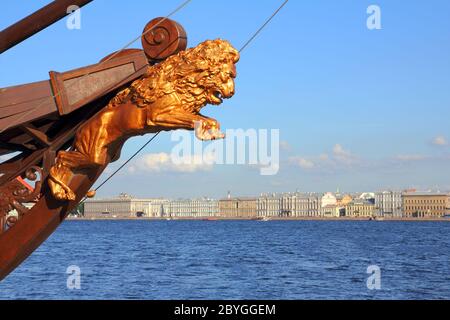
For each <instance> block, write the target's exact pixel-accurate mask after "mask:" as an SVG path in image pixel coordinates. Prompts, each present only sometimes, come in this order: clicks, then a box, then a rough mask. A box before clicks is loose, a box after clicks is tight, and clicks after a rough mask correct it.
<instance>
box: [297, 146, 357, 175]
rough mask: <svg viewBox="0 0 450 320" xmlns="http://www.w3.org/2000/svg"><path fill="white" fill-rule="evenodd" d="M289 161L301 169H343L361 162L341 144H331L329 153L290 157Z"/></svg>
mask: <svg viewBox="0 0 450 320" xmlns="http://www.w3.org/2000/svg"><path fill="white" fill-rule="evenodd" d="M289 162H290V163H291V164H294V165H296V166H298V167H300V168H302V169H333V170H334V169H339V168H341V169H343V168H344V167H347V168H348V167H352V166H354V165H359V164H361V161H360V158H359V157H358V156H356V155H354V154H352V153H351V152H350V151H348V150H345V149H344V147H342V145H341V144H339V143H337V144H335V145H334V146H333V149H332V150H331V154H328V153H322V154H320V155H318V156H311V157H305V156H296V157H290V158H289Z"/></svg>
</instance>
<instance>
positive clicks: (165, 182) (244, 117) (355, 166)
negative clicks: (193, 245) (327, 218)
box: [0, 0, 450, 197]
mask: <svg viewBox="0 0 450 320" xmlns="http://www.w3.org/2000/svg"><path fill="white" fill-rule="evenodd" d="M48 2H49V1H37V0H36V1H25V0H21V1H18V0H14V1H12V0H9V1H3V3H2V10H1V12H0V28H1V29H3V28H5V27H7V26H8V25H10V24H11V23H13V22H15V21H17V20H19V19H20V18H22V17H24V16H26V15H27V14H29V13H31V12H33V11H34V10H36V9H38V8H40V7H41V6H43V5H45V4H46V3H48ZM179 3H180V2H179V1H175V0H170V1H153V0H152V1H138V0H130V1H126V2H124V1H118V0H95V1H93V2H92V3H91V4H89V5H87V6H86V7H84V8H83V9H82V12H81V29H80V30H68V29H67V28H66V21H65V20H62V21H60V22H58V23H56V24H54V25H52V26H51V27H49V28H47V29H46V30H44V31H43V32H41V33H39V34H38V35H35V36H34V37H32V38H30V39H28V40H26V41H25V42H23V43H22V44H20V45H18V46H16V47H15V48H13V49H11V50H9V51H7V52H5V53H3V54H2V55H0V67H1V73H0V87H6V86H11V85H16V84H22V83H27V82H33V81H39V80H43V79H47V78H48V71H50V70H55V71H66V70H70V69H74V68H77V67H81V66H85V65H88V64H92V63H96V62H98V61H99V60H100V59H101V58H103V57H104V56H106V55H108V54H109V53H111V52H113V51H116V50H118V49H120V48H121V47H123V46H124V45H125V44H126V43H128V42H129V41H130V40H131V39H133V38H135V37H137V36H138V34H139V33H140V32H141V31H142V29H143V27H144V25H145V24H146V23H147V21H149V20H151V19H152V18H154V17H157V16H165V15H166V14H167V13H169V12H170V11H172V10H173V9H174V8H175V7H176V6H178V5H179ZM280 3H281V1H275V0H263V1H256V0H255V1H233V0H231V1H206V0H192V2H191V3H190V4H188V5H187V6H186V7H185V8H184V9H183V10H181V11H180V12H179V13H177V14H176V15H175V16H173V17H172V18H173V19H174V20H176V21H178V22H180V23H181V24H182V25H183V26H184V28H185V29H186V31H187V33H188V42H189V43H188V45H189V46H195V45H196V44H198V43H200V42H201V41H203V40H206V39H214V38H219V37H220V38H224V39H227V40H229V41H230V42H231V43H232V44H233V45H234V46H235V47H237V48H239V47H240V46H241V45H242V44H243V43H244V42H245V41H246V40H247V39H248V37H249V36H250V35H251V34H252V33H253V32H254V31H255V30H256V29H257V28H258V27H259V26H260V25H261V23H263V22H264V20H265V19H266V18H267V17H268V16H269V15H270V14H271V13H272V12H273V10H275V9H276V8H277V7H278V6H279V4H280ZM371 4H376V5H379V6H380V8H381V14H382V15H381V19H382V20H381V24H382V29H381V30H368V29H367V27H366V19H367V17H368V15H367V13H366V9H367V7H368V6H369V5H371ZM448 12H450V2H449V1H447V0H442V1H441V0H433V1H419V0H416V1H408V2H405V1H393V0H391V1H363V0H360V1H356V0H354V1H350V0H345V1H331V0H328V1H325V0H317V1H295V0H291V1H289V3H288V4H287V5H286V7H285V8H284V9H283V10H282V11H281V12H280V14H279V15H278V16H277V17H276V18H275V19H274V20H273V22H272V23H271V24H270V25H269V26H268V27H267V28H266V29H265V30H264V31H263V32H262V33H261V34H260V36H259V37H258V38H256V40H255V41H254V42H252V44H251V45H250V46H249V47H248V48H247V49H246V50H245V51H244V52H243V54H242V57H241V60H240V62H239V63H238V65H237V69H238V77H237V79H236V95H235V96H234V97H233V98H232V99H230V100H226V101H225V102H224V103H223V105H222V106H220V107H219V108H215V107H207V108H205V110H204V113H205V114H207V115H209V116H212V117H215V118H217V119H218V120H219V121H220V122H221V124H222V128H223V129H227V128H243V129H248V128H255V129H272V128H273V129H280V136H281V140H282V141H283V143H282V148H281V154H280V157H281V163H280V171H279V173H278V174H277V175H275V176H261V175H260V174H259V171H258V170H255V168H253V167H251V166H245V165H216V166H213V167H212V168H208V170H199V171H193V172H179V171H177V170H170V168H169V169H167V168H166V169H165V170H160V171H157V172H155V171H151V170H145V168H141V169H142V170H140V169H139V168H140V167H139V166H137V165H136V164H139V163H140V162H139V161H141V162H142V159H141V158H139V159H137V160H136V162H135V163H134V165H133V164H132V166H133V168H135V169H137V170H130V169H129V168H126V169H125V170H124V171H123V172H121V173H120V174H119V175H118V176H116V177H114V179H113V180H112V181H111V183H109V184H107V185H105V187H103V188H102V189H101V190H100V191H99V193H98V194H99V196H107V195H114V194H117V193H119V192H122V191H123V192H127V193H131V194H134V195H136V196H167V197H198V196H212V197H220V196H224V195H225V194H226V192H227V191H228V190H231V192H232V193H233V194H235V195H237V194H240V195H254V194H259V193H260V192H283V191H295V190H300V191H329V190H331V191H332V190H336V188H340V189H341V190H343V191H366V190H380V189H384V188H407V187H416V188H420V189H428V188H440V189H450V144H449V141H450V90H449V88H450V19H448ZM132 47H140V42H136V43H135V44H134V45H132ZM147 139H148V136H146V137H139V138H133V139H131V140H130V141H129V142H128V143H127V144H126V146H125V148H124V151H123V154H122V158H121V161H125V160H126V159H127V157H128V156H130V155H131V154H132V153H133V152H134V151H135V150H136V149H137V148H138V147H139V146H140V145H142V144H143V143H144V142H145V141H146V140H147ZM173 146H174V143H173V142H171V141H170V134H169V133H164V134H162V135H161V136H160V137H158V138H157V139H156V140H155V141H154V142H153V143H152V144H151V145H150V146H149V147H148V148H147V149H146V150H145V151H144V153H143V154H142V156H144V157H145V155H146V154H152V153H169V152H170V150H171V149H172V147H173ZM142 156H141V157H142ZM147 156H148V155H147ZM119 164H120V161H119V162H117V163H114V164H112V165H111V168H110V169H109V170H108V171H110V170H111V169H114V168H115V167H117V165H119ZM104 177H105V176H104ZM104 177H103V178H104ZM103 178H101V179H100V180H102V179H103Z"/></svg>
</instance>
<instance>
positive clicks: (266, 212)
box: [256, 193, 281, 217]
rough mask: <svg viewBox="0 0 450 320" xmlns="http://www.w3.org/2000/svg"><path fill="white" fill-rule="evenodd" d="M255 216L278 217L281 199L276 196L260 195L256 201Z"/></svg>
mask: <svg viewBox="0 0 450 320" xmlns="http://www.w3.org/2000/svg"><path fill="white" fill-rule="evenodd" d="M256 214H257V216H258V217H279V216H280V214H281V199H280V196H279V195H277V194H274V193H272V194H261V196H259V197H258V199H256Z"/></svg>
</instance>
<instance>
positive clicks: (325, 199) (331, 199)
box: [320, 192, 337, 208]
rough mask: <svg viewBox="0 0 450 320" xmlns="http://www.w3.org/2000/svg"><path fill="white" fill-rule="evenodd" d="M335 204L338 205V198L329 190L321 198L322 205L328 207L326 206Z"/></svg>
mask: <svg viewBox="0 0 450 320" xmlns="http://www.w3.org/2000/svg"><path fill="white" fill-rule="evenodd" d="M329 205H332V206H335V205H337V199H336V197H335V195H334V194H333V193H331V192H327V193H325V194H324V195H323V196H322V198H321V199H320V206H321V207H322V208H324V207H326V206H329Z"/></svg>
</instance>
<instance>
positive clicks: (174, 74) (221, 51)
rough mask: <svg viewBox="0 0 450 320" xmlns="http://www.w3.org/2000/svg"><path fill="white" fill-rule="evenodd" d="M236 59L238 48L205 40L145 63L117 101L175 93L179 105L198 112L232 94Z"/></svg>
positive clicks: (146, 100)
mask: <svg viewBox="0 0 450 320" xmlns="http://www.w3.org/2000/svg"><path fill="white" fill-rule="evenodd" d="M238 61H239V52H238V51H237V50H236V49H234V48H233V47H232V46H231V44H230V43H229V42H228V41H225V40H221V39H217V40H208V41H205V42H203V43H201V44H199V45H198V46H196V47H194V48H190V49H187V50H185V51H181V52H179V53H178V54H176V55H174V56H171V57H169V58H167V59H166V60H164V61H163V62H161V63H160V64H158V65H155V66H151V67H149V68H148V70H147V73H146V74H145V75H144V76H143V78H141V79H139V80H136V81H135V82H133V83H132V85H131V86H130V87H129V88H128V89H126V90H124V91H123V92H122V93H120V94H119V95H118V96H117V98H118V99H119V101H117V102H119V103H122V102H124V101H125V100H126V99H131V100H133V102H135V103H136V104H137V105H138V106H140V107H145V106H148V105H149V104H151V103H153V102H155V101H156V100H157V99H159V98H161V97H162V96H164V95H168V94H173V93H175V94H177V95H178V96H179V98H180V100H181V102H182V106H181V107H182V108H183V109H185V110H186V111H188V112H190V113H199V112H200V109H201V108H202V107H204V106H205V105H206V104H214V105H218V104H220V103H222V99H224V98H225V99H226V98H230V97H232V96H233V95H234V78H235V77H236V67H235V63H237V62H238Z"/></svg>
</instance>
